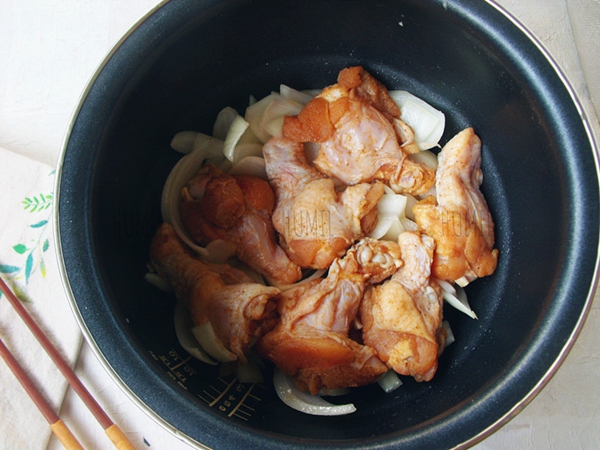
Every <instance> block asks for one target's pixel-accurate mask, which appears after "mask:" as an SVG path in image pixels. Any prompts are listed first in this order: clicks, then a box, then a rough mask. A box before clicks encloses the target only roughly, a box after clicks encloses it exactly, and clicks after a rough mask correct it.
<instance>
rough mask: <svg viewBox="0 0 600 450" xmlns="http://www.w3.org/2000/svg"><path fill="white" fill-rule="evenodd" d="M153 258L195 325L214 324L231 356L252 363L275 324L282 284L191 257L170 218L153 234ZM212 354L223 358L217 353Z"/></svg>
mask: <svg viewBox="0 0 600 450" xmlns="http://www.w3.org/2000/svg"><path fill="white" fill-rule="evenodd" d="M150 259H151V262H152V264H153V266H154V267H155V269H156V271H157V273H158V274H159V275H160V276H161V277H162V278H163V279H164V280H166V281H167V282H168V283H169V284H170V285H171V286H172V287H173V289H174V291H175V295H176V296H177V298H178V299H179V300H181V301H182V302H184V304H185V305H187V307H188V309H189V311H190V315H191V317H192V321H193V323H194V325H196V326H201V325H206V324H210V326H211V327H212V329H213V331H214V335H215V336H216V339H217V340H218V341H219V342H218V344H219V345H222V346H223V347H225V349H226V351H227V352H230V353H231V354H232V358H231V359H234V358H237V359H238V361H240V362H241V363H244V362H247V358H246V352H247V351H248V349H250V348H251V347H252V346H253V345H254V344H255V342H256V341H257V340H258V339H259V338H260V337H261V336H262V335H263V334H264V333H266V332H267V331H269V330H270V329H272V328H273V327H274V326H275V323H276V321H277V315H276V303H275V299H276V298H277V297H278V296H279V294H280V291H279V289H277V288H274V287H267V286H264V285H261V284H257V283H255V282H253V280H252V279H251V278H250V277H249V276H248V275H246V274H245V273H244V272H242V271H240V270H237V269H235V268H233V267H231V266H229V265H228V264H210V263H204V262H203V261H201V260H199V259H198V258H196V257H194V256H192V255H191V254H190V253H189V251H188V249H187V248H186V247H185V244H183V242H182V241H181V240H180V239H179V237H178V236H177V233H176V232H175V230H174V229H173V227H172V226H171V225H169V224H168V223H163V224H162V225H161V226H160V227H159V228H158V230H157V232H156V234H155V235H154V237H153V239H152V243H151V247H150ZM205 350H207V351H209V347H206V348H205ZM209 353H210V352H209ZM211 356H213V357H215V358H217V359H219V355H218V354H217V355H215V354H211Z"/></svg>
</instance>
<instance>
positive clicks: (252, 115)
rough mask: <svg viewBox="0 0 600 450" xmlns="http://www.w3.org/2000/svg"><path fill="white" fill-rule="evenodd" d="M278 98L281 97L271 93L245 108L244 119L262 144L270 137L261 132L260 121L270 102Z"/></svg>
mask: <svg viewBox="0 0 600 450" xmlns="http://www.w3.org/2000/svg"><path fill="white" fill-rule="evenodd" d="M280 97H281V95H280V94H278V93H277V92H272V93H271V94H269V95H267V96H266V97H265V98H263V99H261V100H259V101H257V102H256V103H254V104H252V105H250V106H248V108H246V114H245V115H244V119H246V121H247V122H248V124H249V126H250V129H251V130H252V132H253V133H254V134H255V135H256V137H257V138H258V139H259V140H260V142H262V143H263V144H264V143H265V142H267V141H268V140H269V138H270V137H271V135H269V134H268V133H267V132H266V131H261V129H260V125H261V119H262V117H263V115H264V113H265V111H266V109H267V107H268V106H269V105H270V104H271V102H272V101H273V100H275V99H277V98H280Z"/></svg>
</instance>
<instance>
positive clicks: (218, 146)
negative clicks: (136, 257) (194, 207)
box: [161, 135, 223, 257]
mask: <svg viewBox="0 0 600 450" xmlns="http://www.w3.org/2000/svg"><path fill="white" fill-rule="evenodd" d="M203 136H205V135H203ZM197 141H198V138H196V142H197ZM194 146H195V148H194V150H193V151H192V152H191V153H190V154H188V155H185V156H184V157H183V158H181V159H180V160H179V161H178V162H177V164H175V166H174V167H173V169H172V170H171V172H170V173H169V176H168V177H167V181H166V182H165V185H164V187H163V191H162V197H161V213H162V218H163V221H165V222H167V223H169V224H171V225H172V226H173V228H174V229H175V232H176V233H177V234H178V236H179V237H180V238H181V240H183V241H184V242H185V243H186V244H187V245H188V246H189V247H190V248H191V249H192V250H194V251H195V252H196V253H198V254H199V255H201V256H204V257H208V252H207V250H206V249H205V248H203V247H200V246H199V245H197V244H196V243H195V242H194V240H193V239H192V238H191V237H190V236H189V235H188V233H187V231H186V230H185V227H184V226H183V223H182V222H181V216H180V214H179V205H180V204H181V190H182V189H183V187H184V186H186V185H187V183H188V182H189V181H190V180H191V179H192V178H193V177H194V176H195V175H196V174H197V173H198V172H199V171H200V168H201V167H202V165H203V163H204V161H205V160H207V159H209V158H214V157H216V156H219V155H222V154H223V141H221V140H219V139H215V138H210V139H203V140H202V141H201V142H200V143H199V145H198V146H196V144H194Z"/></svg>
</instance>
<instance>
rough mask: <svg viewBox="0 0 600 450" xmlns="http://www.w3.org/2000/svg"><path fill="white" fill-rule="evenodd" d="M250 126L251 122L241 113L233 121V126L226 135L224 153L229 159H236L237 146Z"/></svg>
mask: <svg viewBox="0 0 600 450" xmlns="http://www.w3.org/2000/svg"><path fill="white" fill-rule="evenodd" d="M249 126H250V124H249V123H248V122H246V120H244V118H243V117H242V116H239V115H238V116H236V117H235V118H234V119H233V122H231V126H230V127H229V130H227V136H226V137H225V142H224V144H223V155H225V158H227V159H228V160H229V161H232V162H233V161H234V149H235V146H236V145H237V144H238V142H239V140H240V138H241V137H242V135H243V134H244V133H245V132H246V129H248V127H249Z"/></svg>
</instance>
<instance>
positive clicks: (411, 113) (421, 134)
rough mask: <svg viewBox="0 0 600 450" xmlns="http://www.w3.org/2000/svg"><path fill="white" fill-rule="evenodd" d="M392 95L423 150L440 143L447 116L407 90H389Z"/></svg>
mask: <svg viewBox="0 0 600 450" xmlns="http://www.w3.org/2000/svg"><path fill="white" fill-rule="evenodd" d="M389 94H390V97H392V99H393V100H394V101H395V102H396V104H397V105H398V106H399V107H400V111H402V121H403V122H405V123H406V124H408V126H410V127H411V128H412V130H413V132H414V133H415V142H416V143H417V145H418V146H419V149H421V150H429V149H430V148H433V147H435V146H437V145H438V142H439V141H440V139H441V137H442V134H444V127H445V125H446V116H445V115H444V113H443V112H441V111H439V110H437V109H435V108H434V107H433V106H431V105H430V104H429V103H427V102H425V101H423V100H421V99H420V98H418V97H416V96H414V95H413V94H411V93H410V92H407V91H400V90H396V91H389Z"/></svg>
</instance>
